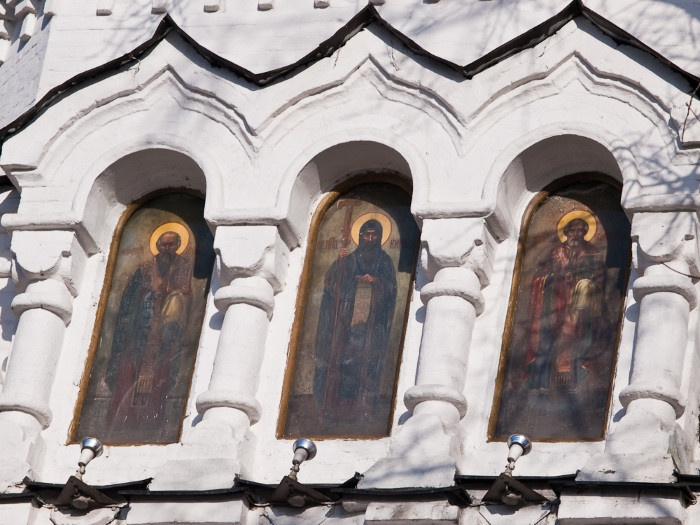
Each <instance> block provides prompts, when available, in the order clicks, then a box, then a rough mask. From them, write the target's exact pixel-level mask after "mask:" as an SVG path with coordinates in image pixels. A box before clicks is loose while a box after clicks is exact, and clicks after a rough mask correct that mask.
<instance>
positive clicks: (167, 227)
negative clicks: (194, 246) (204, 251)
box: [149, 222, 190, 255]
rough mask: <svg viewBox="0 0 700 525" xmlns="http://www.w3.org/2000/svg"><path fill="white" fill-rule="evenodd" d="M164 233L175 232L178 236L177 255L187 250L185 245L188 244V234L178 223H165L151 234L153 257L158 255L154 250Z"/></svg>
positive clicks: (156, 249) (156, 250)
mask: <svg viewBox="0 0 700 525" xmlns="http://www.w3.org/2000/svg"><path fill="white" fill-rule="evenodd" d="M165 232H175V233H177V234H178V235H179V236H180V247H179V248H178V249H177V252H176V253H178V254H180V253H182V252H184V251H185V248H187V243H188V242H190V232H189V231H188V230H187V228H185V227H184V226H183V225H182V224H180V223H179V222H166V223H165V224H161V225H160V226H158V227H157V228H156V229H155V231H154V232H153V233H152V234H151V242H150V243H149V244H150V247H151V253H152V254H153V255H157V254H158V248H156V241H157V240H158V238H159V237H160V236H161V235H163V234H164V233H165Z"/></svg>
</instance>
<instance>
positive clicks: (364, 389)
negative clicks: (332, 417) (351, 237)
mask: <svg viewBox="0 0 700 525" xmlns="http://www.w3.org/2000/svg"><path fill="white" fill-rule="evenodd" d="M373 222H376V221H373ZM377 227H378V230H379V238H381V225H379V223H377V224H376V225H375V228H377ZM366 274H368V275H371V276H373V277H375V279H374V282H372V283H362V282H360V277H361V276H363V275H366ZM395 305H396V272H395V270H394V265H393V263H392V261H391V258H390V257H389V255H387V254H386V252H384V250H382V248H381V244H380V243H379V242H377V243H375V244H374V245H367V244H366V243H363V241H362V238H360V245H359V246H358V247H357V249H356V250H355V251H353V252H352V253H350V254H348V255H347V256H346V257H344V258H339V259H338V260H336V261H335V262H334V263H333V264H332V265H331V266H330V268H329V269H328V271H327V272H326V276H325V281H324V289H323V298H322V300H321V311H320V318H319V323H318V329H317V334H316V344H315V358H316V371H315V375H314V396H315V398H316V401H317V403H318V404H319V405H320V406H322V407H323V408H322V409H323V411H324V412H325V413H334V412H336V411H341V412H342V413H343V415H344V416H346V417H352V415H353V413H357V414H360V413H362V414H366V413H367V412H368V411H371V410H372V407H373V406H375V404H376V402H377V400H378V399H379V394H380V392H379V390H380V380H381V376H382V372H383V369H384V364H385V361H386V357H387V356H386V351H387V342H388V339H389V333H390V331H391V322H392V319H393V316H394V307H395Z"/></svg>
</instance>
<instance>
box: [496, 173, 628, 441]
mask: <svg viewBox="0 0 700 525" xmlns="http://www.w3.org/2000/svg"><path fill="white" fill-rule="evenodd" d="M619 202H620V193H619V191H617V190H616V189H614V188H613V187H612V186H610V185H608V184H606V183H603V182H580V183H576V184H572V185H570V186H567V187H565V188H563V189H560V190H558V191H554V192H551V193H550V194H549V196H548V197H547V198H546V199H545V200H543V201H542V202H541V203H540V204H539V206H538V207H537V208H536V209H535V211H534V212H533V213H532V215H531V217H530V220H529V223H528V224H527V225H526V227H525V228H524V229H523V232H522V236H523V237H522V238H521V243H522V244H521V246H522V248H521V250H522V253H521V254H520V257H521V258H520V265H519V268H516V276H515V279H516V280H515V282H516V286H517V288H516V289H515V290H514V292H513V293H514V301H513V299H511V301H512V303H511V313H510V315H509V319H510V323H511V325H510V326H509V327H508V329H507V332H506V338H505V339H504V350H505V356H504V358H505V362H504V366H502V369H501V373H500V376H499V380H498V381H499V387H500V392H497V399H496V403H494V407H497V413H496V414H495V420H494V418H492V425H493V427H492V428H493V431H492V437H493V438H495V439H503V438H506V437H508V435H510V434H512V433H515V432H518V433H524V434H527V435H528V436H529V437H530V438H531V439H541V440H542V439H549V440H567V439H571V440H573V439H575V440H586V439H588V440H593V439H601V438H602V437H603V433H604V428H605V420H606V414H607V409H608V404H609V399H610V394H611V389H612V375H613V365H614V362H615V356H616V351H617V343H618V338H619V332H620V327H621V323H622V307H623V302H624V296H625V292H626V289H627V276H628V270H629V265H630V225H629V221H628V220H627V217H626V216H625V214H624V212H623V211H622V208H621V206H620V204H619ZM499 394H500V399H499Z"/></svg>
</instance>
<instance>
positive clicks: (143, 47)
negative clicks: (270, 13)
mask: <svg viewBox="0 0 700 525" xmlns="http://www.w3.org/2000/svg"><path fill="white" fill-rule="evenodd" d="M576 17H584V18H586V19H588V20H590V21H591V22H592V23H593V24H594V25H595V26H596V27H598V28H599V29H600V30H601V31H603V32H604V33H605V34H607V35H608V36H610V37H611V38H612V39H613V40H615V41H616V42H618V43H621V44H624V45H629V46H633V47H635V48H638V49H640V50H642V51H644V52H647V53H649V54H651V55H652V56H653V57H654V58H655V59H657V60H658V61H660V62H661V63H663V64H664V65H665V66H667V67H669V68H671V69H672V70H673V71H674V72H675V73H678V74H680V75H681V76H682V77H683V78H684V79H685V80H686V81H687V82H688V84H689V86H692V87H694V86H696V85H698V83H700V78H698V77H696V76H695V75H693V74H692V73H690V72H688V71H686V70H684V69H683V68H681V67H680V66H678V65H676V64H675V63H673V62H672V61H671V60H669V59H668V58H666V57H665V56H663V55H662V54H661V53H659V52H658V51H656V50H654V49H652V48H651V47H649V46H648V45H646V44H645V43H643V42H642V41H641V40H639V39H638V38H637V37H635V36H633V35H632V34H630V33H628V32H627V31H625V30H624V29H622V28H621V27H619V26H618V25H616V24H614V23H613V22H611V21H610V20H608V19H606V18H605V17H603V16H601V15H600V14H598V13H596V12H595V11H593V10H592V9H590V8H588V7H587V6H586V5H585V4H584V2H583V0H573V1H572V2H571V3H569V4H568V5H567V6H566V7H564V8H563V9H562V10H561V11H560V12H558V13H557V14H555V15H554V16H552V17H550V18H548V19H547V20H545V21H544V22H542V23H540V24H538V25H536V26H534V27H532V28H531V29H529V30H528V31H526V32H524V33H522V34H520V35H519V36H517V37H515V38H513V39H511V40H509V41H508V42H506V43H504V44H502V45H500V46H498V47H496V48H494V49H492V50H491V51H489V52H487V53H485V54H483V55H482V56H480V57H479V58H477V59H476V60H474V61H472V62H470V63H468V64H464V65H460V64H458V63H456V62H454V61H450V60H447V59H445V58H443V57H441V56H439V55H438V54H435V53H432V52H430V51H428V50H427V49H425V48H424V47H422V46H421V45H419V44H418V43H417V42H416V41H415V40H414V39H412V38H410V37H409V36H408V35H406V34H404V33H403V32H401V31H399V30H397V29H396V28H395V27H393V26H392V25H391V24H390V23H389V22H387V21H386V20H384V19H383V18H382V16H381V15H380V14H379V12H378V11H377V9H376V7H375V5H374V4H373V3H372V2H371V1H370V2H369V3H368V4H367V5H366V6H365V7H364V8H362V9H361V10H360V11H359V12H358V13H357V14H356V15H355V16H353V17H352V18H351V19H350V20H349V21H348V22H347V23H346V24H345V25H343V26H342V27H341V28H340V29H339V30H338V31H336V32H335V33H334V34H333V35H331V36H330V37H329V38H328V39H326V40H324V41H323V42H321V43H320V44H319V45H318V46H316V48H314V49H313V50H311V51H310V52H309V53H307V54H306V55H304V56H303V57H301V58H300V59H298V60H296V61H295V62H292V63H289V64H287V65H285V66H282V67H278V68H275V69H271V70H268V71H263V72H254V71H251V70H250V69H247V68H245V67H243V66H241V65H238V64H236V63H234V62H232V61H230V60H228V59H226V58H225V57H223V56H221V55H219V54H216V53H214V52H212V51H211V50H209V49H208V48H206V47H205V46H203V45H201V44H200V43H198V42H197V40H195V39H194V38H193V37H192V36H191V35H190V34H189V33H188V32H187V31H185V30H184V29H183V28H182V27H180V26H179V25H178V24H177V23H176V22H175V21H174V20H173V18H172V17H171V16H170V14H166V15H165V16H164V17H163V19H162V21H161V23H160V24H159V25H158V27H157V28H156V30H155V31H154V33H153V35H152V36H151V37H150V38H149V39H148V40H146V41H145V42H143V43H142V44H140V45H139V46H137V47H136V48H134V49H133V50H132V51H131V52H129V53H126V54H125V55H122V56H120V57H117V58H115V59H113V60H110V61H108V62H106V63H104V64H102V65H100V66H97V67H95V68H92V69H89V70H87V71H84V72H82V73H79V74H78V75H76V76H74V77H72V78H70V79H69V80H67V81H66V82H64V83H62V84H60V85H58V86H56V87H54V88H52V89H50V90H49V91H48V92H47V93H46V94H45V95H44V96H43V97H42V98H41V99H40V100H39V101H38V102H37V103H36V104H35V105H34V106H32V107H31V108H30V109H29V110H28V111H26V112H25V113H23V114H22V115H20V116H19V117H18V118H17V119H15V120H14V121H13V122H11V123H10V124H8V125H7V126H5V127H4V128H1V129H0V144H2V142H4V140H5V139H6V138H8V137H9V136H11V135H13V134H15V133H17V132H18V131H20V130H21V129H22V128H23V127H24V126H26V125H27V124H28V123H29V122H31V121H33V120H34V119H35V118H36V117H37V116H38V115H39V114H41V113H42V112H43V111H44V110H46V109H47V108H48V107H50V106H51V105H52V104H53V103H54V102H55V101H56V100H57V99H58V98H59V97H62V96H64V95H66V94H69V93H71V92H72V91H74V90H77V89H80V87H81V86H82V85H83V84H84V83H85V82H88V81H94V80H95V79H97V80H99V79H101V78H105V77H108V76H110V75H112V74H114V73H116V72H118V71H121V70H123V69H126V68H129V67H130V66H131V65H132V64H134V63H135V62H137V61H138V60H140V59H141V58H142V57H143V56H145V55H146V54H148V53H149V52H150V51H151V50H152V49H153V48H155V46H157V45H158V44H159V43H160V42H161V41H162V40H163V39H164V38H166V37H167V36H168V34H170V33H171V32H175V33H177V34H178V35H180V36H181V37H182V38H183V39H184V40H185V41H186V42H187V43H188V44H189V45H191V46H192V48H193V49H195V50H196V51H197V52H198V53H199V54H200V55H202V56H203V57H204V58H205V59H206V60H207V61H208V62H209V63H210V64H211V65H212V66H213V67H218V68H224V69H227V70H229V71H231V72H233V73H235V74H236V75H239V76H240V77H241V78H243V79H245V80H246V81H248V82H250V83H251V84H253V85H255V86H258V87H265V86H268V85H270V84H273V83H276V82H278V81H281V80H283V79H285V78H288V77H290V76H293V75H295V74H297V73H298V72H300V71H302V70H304V69H305V68H307V67H309V66H311V65H312V64H314V63H315V62H317V61H319V60H321V59H323V58H328V57H330V56H331V55H333V53H335V52H336V51H337V50H338V49H340V48H341V47H342V46H343V45H345V43H346V42H347V41H349V40H350V39H351V38H353V37H354V36H355V35H356V34H357V33H359V32H360V31H362V30H364V29H365V28H367V27H369V26H370V25H372V24H376V25H377V26H379V27H381V28H382V29H383V30H385V31H387V32H388V33H389V34H390V35H391V36H392V37H394V38H396V39H397V40H398V41H399V42H401V43H402V44H403V45H404V46H406V48H408V49H409V50H410V51H411V52H413V53H415V54H416V55H418V56H422V57H426V58H427V59H428V60H431V61H433V62H434V63H435V64H438V65H440V66H442V67H446V68H448V69H449V70H453V71H455V72H457V73H458V74H460V75H462V76H464V78H465V79H471V78H473V77H474V76H475V75H478V74H479V73H481V72H482V71H484V70H486V69H489V68H490V67H492V66H494V65H496V64H498V63H499V62H501V61H502V60H504V59H506V58H508V57H510V56H512V55H515V54H517V53H519V52H521V51H523V50H524V49H528V48H532V47H534V46H536V45H537V44H539V43H540V42H542V41H543V40H545V39H547V38H549V37H550V36H551V35H553V34H554V33H556V32H557V31H558V30H559V29H561V28H562V27H563V26H564V25H566V24H567V23H568V22H570V21H571V20H573V19H574V18H576ZM690 91H692V88H690V87H689V92H690Z"/></svg>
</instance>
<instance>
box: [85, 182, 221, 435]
mask: <svg viewBox="0 0 700 525" xmlns="http://www.w3.org/2000/svg"><path fill="white" fill-rule="evenodd" d="M202 212H203V202H202V201H201V199H199V198H197V197H194V196H191V195H186V194H169V195H164V196H162V197H157V198H155V199H153V200H151V201H149V202H147V203H146V204H145V205H144V206H142V207H140V208H139V209H137V210H136V211H135V212H134V214H133V215H132V216H131V217H130V219H129V220H128V222H127V223H126V225H125V227H124V229H123V231H122V232H121V238H120V240H119V248H118V251H117V254H116V259H115V261H114V266H113V273H112V275H111V285H110V288H109V294H108V296H107V300H106V304H105V306H104V312H103V314H104V317H103V320H102V326H101V330H100V336H99V341H98V345H97V350H96V352H95V360H94V364H93V367H92V372H91V374H90V380H89V385H88V389H87V392H86V395H85V398H84V401H83V406H82V415H81V418H80V423H79V425H78V432H77V435H78V436H82V435H93V436H97V437H98V438H99V439H100V440H101V441H103V442H106V443H171V442H175V441H177V439H178V435H179V431H180V425H181V422H182V418H183V412H184V406H185V402H186V397H187V394H188V390H189V383H190V379H191V376H192V370H193V366H194V358H195V354H196V351H197V344H198V340H199V334H200V330H201V324H202V320H203V317H204V307H205V302H206V294H207V291H208V288H209V278H210V275H211V270H212V268H213V264H214V251H213V248H212V244H213V239H212V235H211V233H210V231H209V229H208V227H207V225H206V223H205V222H204V219H203V216H202ZM98 324H99V323H98Z"/></svg>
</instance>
